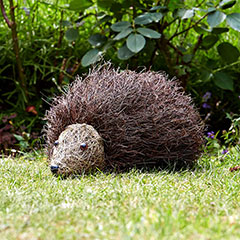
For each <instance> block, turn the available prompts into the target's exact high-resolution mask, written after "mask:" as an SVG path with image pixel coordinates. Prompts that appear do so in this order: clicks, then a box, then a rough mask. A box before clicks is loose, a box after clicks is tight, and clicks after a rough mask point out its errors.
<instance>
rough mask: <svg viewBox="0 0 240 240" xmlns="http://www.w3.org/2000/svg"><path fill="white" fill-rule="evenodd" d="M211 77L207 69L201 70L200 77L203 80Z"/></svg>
mask: <svg viewBox="0 0 240 240" xmlns="http://www.w3.org/2000/svg"><path fill="white" fill-rule="evenodd" d="M211 77H212V73H211V72H209V71H207V70H202V72H201V75H200V79H201V80H202V81H204V82H207V81H208V80H209V79H210V78H211Z"/></svg>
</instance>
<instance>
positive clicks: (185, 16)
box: [182, 9, 194, 19]
mask: <svg viewBox="0 0 240 240" xmlns="http://www.w3.org/2000/svg"><path fill="white" fill-rule="evenodd" d="M193 16H194V10H193V9H191V10H187V11H185V13H184V14H183V16H182V19H188V18H191V17H193Z"/></svg>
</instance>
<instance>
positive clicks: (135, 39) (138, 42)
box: [127, 33, 146, 53]
mask: <svg viewBox="0 0 240 240" xmlns="http://www.w3.org/2000/svg"><path fill="white" fill-rule="evenodd" d="M145 43H146V40H145V38H144V37H143V36H142V35H140V34H137V33H134V34H133V33H132V34H131V35H129V36H128V38H127V47H128V49H129V50H130V51H132V52H134V53H137V52H139V51H141V50H142V49H143V48H144V46H145Z"/></svg>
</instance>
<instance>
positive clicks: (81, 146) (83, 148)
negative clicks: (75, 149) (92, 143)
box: [80, 143, 88, 150]
mask: <svg viewBox="0 0 240 240" xmlns="http://www.w3.org/2000/svg"><path fill="white" fill-rule="evenodd" d="M87 148H88V145H87V143H81V144H80V149H81V150H86V149H87Z"/></svg>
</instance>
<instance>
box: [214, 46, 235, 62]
mask: <svg viewBox="0 0 240 240" xmlns="http://www.w3.org/2000/svg"><path fill="white" fill-rule="evenodd" d="M217 50H218V53H219V55H220V56H221V58H222V59H223V60H224V61H226V62H227V63H233V62H236V61H237V60H238V58H239V56H240V53H239V50H238V49H237V48H236V47H234V46H233V45H232V44H230V43H228V42H224V43H221V44H219V45H218V47H217Z"/></svg>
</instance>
